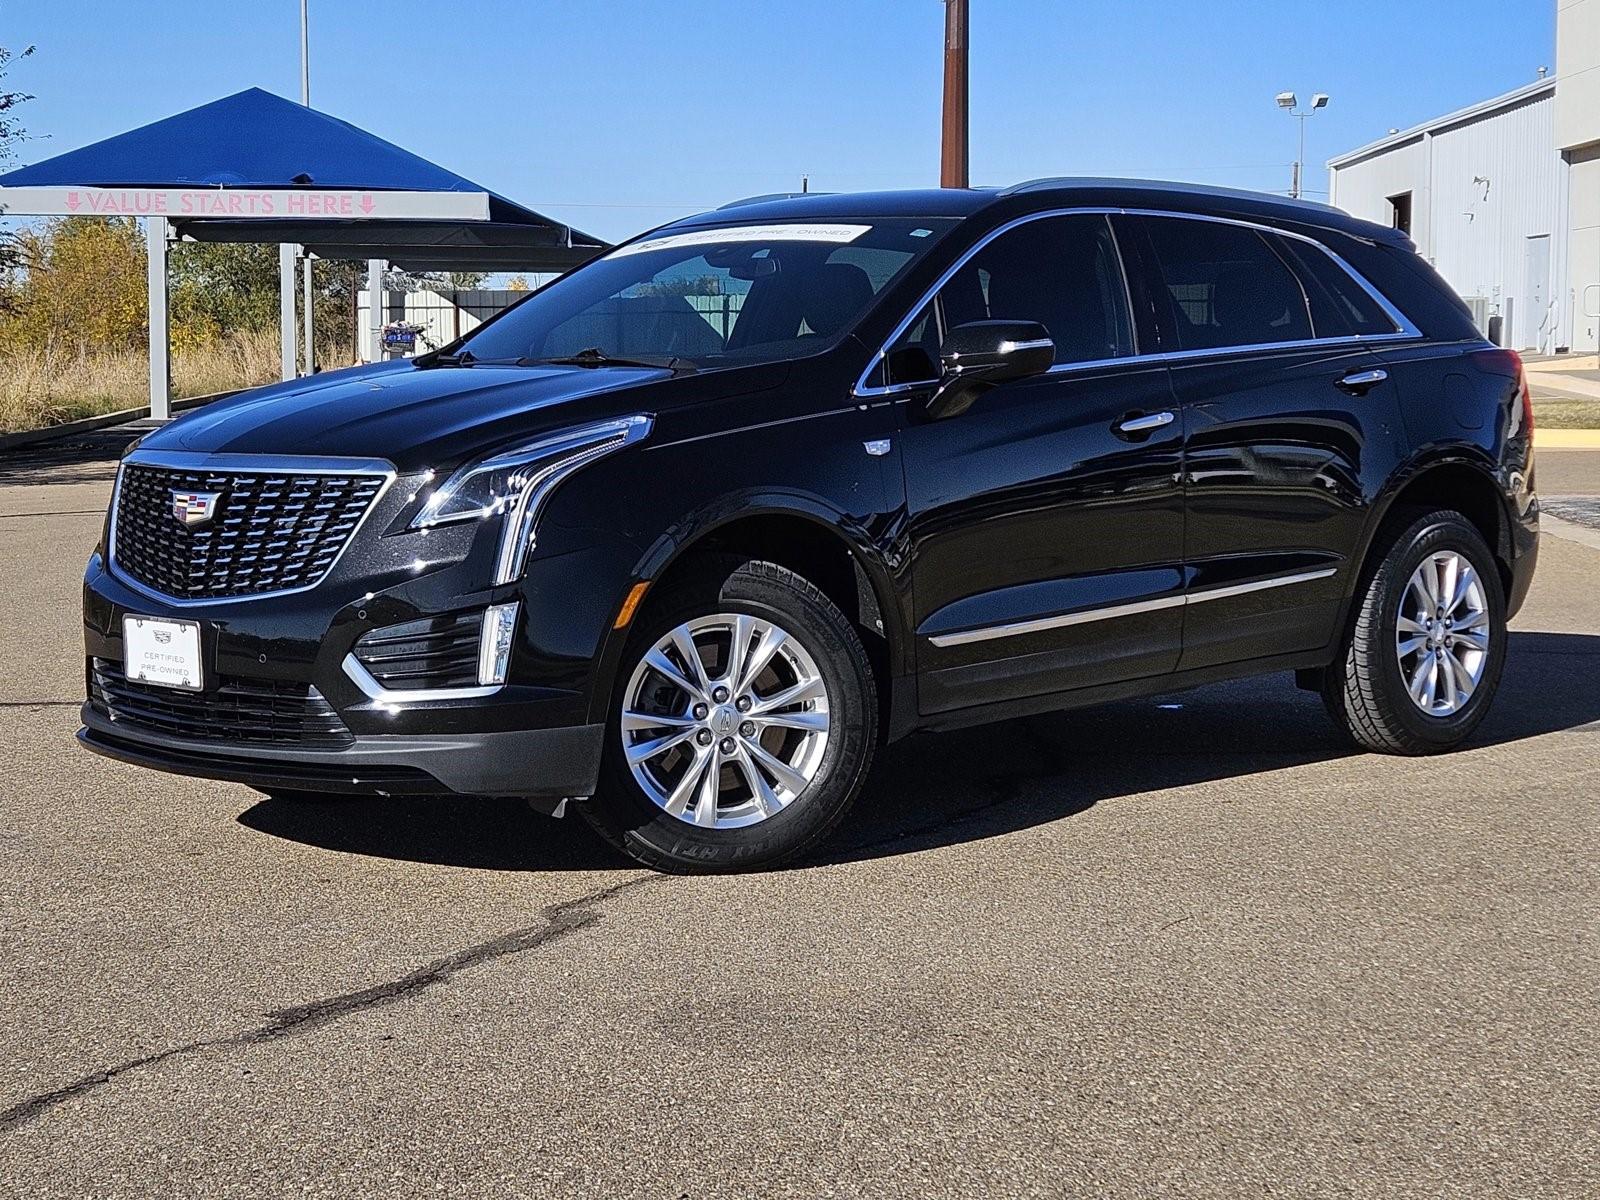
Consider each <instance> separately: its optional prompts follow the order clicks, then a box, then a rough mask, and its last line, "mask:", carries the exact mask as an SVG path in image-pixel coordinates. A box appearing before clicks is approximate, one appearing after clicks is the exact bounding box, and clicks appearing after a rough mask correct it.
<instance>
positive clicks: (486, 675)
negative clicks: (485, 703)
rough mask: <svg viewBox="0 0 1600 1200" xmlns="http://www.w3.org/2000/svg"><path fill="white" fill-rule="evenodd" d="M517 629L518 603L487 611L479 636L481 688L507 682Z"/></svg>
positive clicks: (492, 606)
mask: <svg viewBox="0 0 1600 1200" xmlns="http://www.w3.org/2000/svg"><path fill="white" fill-rule="evenodd" d="M516 628H517V601H515V600H513V601H511V602H510V603H509V604H491V605H490V606H489V607H488V608H486V609H484V610H483V627H482V629H481V630H480V631H479V634H478V685H479V686H480V687H488V686H492V685H495V684H501V683H504V682H505V681H506V672H507V670H508V669H509V668H510V666H511V635H512V634H513V633H515V632H516Z"/></svg>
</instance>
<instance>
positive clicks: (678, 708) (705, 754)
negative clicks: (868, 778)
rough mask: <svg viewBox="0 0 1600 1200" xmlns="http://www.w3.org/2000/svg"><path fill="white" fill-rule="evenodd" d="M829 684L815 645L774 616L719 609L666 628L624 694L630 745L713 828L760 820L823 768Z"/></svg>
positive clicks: (664, 803) (634, 764) (657, 782)
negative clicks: (772, 618) (808, 645)
mask: <svg viewBox="0 0 1600 1200" xmlns="http://www.w3.org/2000/svg"><path fill="white" fill-rule="evenodd" d="M829 719H830V718H829V705H828V689H827V685H826V683H825V682H824V680H823V678H822V673H821V671H820V670H819V669H818V667H817V662H816V659H815V658H814V657H813V656H812V654H811V652H810V651H808V650H807V649H806V647H805V646H804V645H803V644H801V642H800V641H799V640H798V639H796V638H795V637H794V635H793V634H791V633H789V632H788V631H787V630H785V629H783V628H781V627H780V626H778V625H777V624H775V623H773V622H772V621H769V620H766V619H765V618H761V617H755V616H751V615H749V614H746V613H716V614H713V615H711V616H704V617H697V618H695V619H693V620H690V621H686V622H684V623H683V624H681V625H679V626H677V627H676V628H674V629H672V630H671V631H670V632H668V633H667V634H665V635H664V636H662V637H661V638H660V639H659V640H657V642H656V643H655V645H653V646H652V647H651V648H650V649H649V650H648V651H646V652H645V654H644V656H643V658H641V659H640V660H639V664H638V666H636V667H635V668H634V671H633V674H632V676H631V677H630V678H629V680H628V686H627V689H626V691H625V692H624V695H623V705H622V717H621V734H622V749H623V755H624V757H625V759H626V761H627V764H628V770H629V771H630V772H631V773H632V775H633V778H634V781H635V782H636V783H637V784H638V785H639V787H640V788H641V789H643V791H644V793H645V795H646V796H648V797H649V798H650V800H651V801H652V802H653V803H655V804H656V805H657V807H659V808H661V809H662V810H663V811H665V812H666V813H668V814H669V815H670V816H673V817H676V818H677V819H678V820H680V821H683V822H685V823H686V824H689V825H695V826H698V827H700V828H703V829H736V828H740V827H742V826H747V825H755V824H758V823H760V822H761V821H765V820H767V819H768V818H770V817H773V816H775V815H777V814H778V813H779V812H782V811H783V810H784V809H785V808H787V807H788V806H789V805H790V804H792V803H793V802H794V801H795V799H796V798H797V797H798V796H799V795H800V794H801V793H802V792H804V791H805V789H806V787H807V786H808V785H809V784H810V783H811V781H812V780H813V779H814V778H816V775H817V771H818V769H819V767H820V766H821V764H822V758H823V753H824V751H825V750H826V749H827V745H828V733H829Z"/></svg>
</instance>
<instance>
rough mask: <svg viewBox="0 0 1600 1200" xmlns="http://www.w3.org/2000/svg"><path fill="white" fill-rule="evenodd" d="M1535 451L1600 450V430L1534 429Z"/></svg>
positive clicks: (1535, 426) (1535, 425)
mask: <svg viewBox="0 0 1600 1200" xmlns="http://www.w3.org/2000/svg"><path fill="white" fill-rule="evenodd" d="M1533 448H1534V449H1535V450H1600V429H1541V428H1539V426H1538V424H1537V422H1536V423H1535V424H1534V429H1533Z"/></svg>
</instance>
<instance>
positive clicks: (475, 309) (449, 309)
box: [356, 288, 528, 354]
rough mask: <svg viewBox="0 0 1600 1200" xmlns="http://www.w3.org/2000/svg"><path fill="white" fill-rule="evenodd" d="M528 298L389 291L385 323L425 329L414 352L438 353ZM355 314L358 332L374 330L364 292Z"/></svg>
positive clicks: (508, 294)
mask: <svg viewBox="0 0 1600 1200" xmlns="http://www.w3.org/2000/svg"><path fill="white" fill-rule="evenodd" d="M527 294H528V293H527V292H511V291H495V290H491V289H487V288H474V289H473V290H471V291H466V290H461V291H447V292H431V291H424V292H396V291H386V292H383V293H382V296H383V312H382V317H383V322H382V323H383V324H385V325H387V324H391V323H393V322H397V321H404V322H406V323H407V324H410V325H420V326H422V332H421V333H419V334H417V344H416V347H415V348H414V349H413V350H412V351H411V353H414V354H421V353H423V352H424V351H426V350H437V349H438V348H439V347H440V346H445V345H448V344H449V343H451V342H453V341H455V340H456V339H457V338H458V337H460V336H461V335H462V334H464V333H470V332H472V330H474V329H476V328H477V327H478V326H479V325H481V324H483V322H484V321H486V320H488V319H489V318H490V317H492V316H494V314H495V313H497V312H499V311H500V310H501V309H503V308H505V307H506V306H508V305H510V304H513V303H515V302H516V301H517V300H520V299H521V298H522V297H523V296H526V295H527ZM356 310H357V311H356V320H357V328H359V329H363V330H365V329H371V328H372V322H371V317H370V315H369V314H370V312H371V302H370V299H369V297H368V295H367V292H366V291H365V290H363V291H362V292H361V293H360V295H359V297H358V298H357V301H356Z"/></svg>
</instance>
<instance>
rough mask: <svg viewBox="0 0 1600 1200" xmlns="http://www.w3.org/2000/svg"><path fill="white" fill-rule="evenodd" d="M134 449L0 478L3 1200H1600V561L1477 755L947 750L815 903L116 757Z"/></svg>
mask: <svg viewBox="0 0 1600 1200" xmlns="http://www.w3.org/2000/svg"><path fill="white" fill-rule="evenodd" d="M109 448H111V449H114V446H110V447H109ZM107 450H108V444H107V443H104V442H98V443H94V444H89V443H85V444H84V445H81V446H79V447H78V448H76V449H74V448H72V447H67V448H59V447H58V448H55V449H52V450H48V451H42V452H36V453H33V454H27V455H21V456H9V457H5V458H0V579H3V580H4V582H5V587H4V591H3V593H0V594H3V596H4V598H3V600H0V747H3V748H4V761H3V762H0V785H3V786H0V979H3V980H4V986H3V987H0V1031H3V1046H4V1051H5V1052H4V1054H0V1194H3V1195H7V1196H18V1197H23V1196H26V1197H30V1198H31V1197H46V1196H82V1195H94V1196H140V1197H143V1196H154V1195H183V1196H252V1197H258V1196H385V1195H392V1196H400V1195H405V1196H415V1195H422V1194H427V1195H433V1194H441V1195H486V1196H521V1195H528V1196H548V1195H561V1196H569V1195H595V1196H606V1197H616V1196H641V1197H682V1196H692V1197H707V1196H776V1195H806V1196H822V1195H872V1196H888V1195H906V1196H962V1197H971V1196H980V1195H1003V1196H1016V1195H1052V1196H1060V1195H1085V1196H1089V1195H1093V1196H1109V1195H1116V1196H1144V1195H1165V1196H1227V1197H1237V1196H1244V1195H1262V1194H1270V1195H1287V1196H1372V1197H1385V1198H1392V1197H1400V1196H1416V1197H1430V1198H1434V1197H1446V1196H1515V1197H1584V1196H1594V1195H1597V1194H1600V1072H1597V1066H1596V1064H1597V1056H1596V1047H1597V1046H1600V986H1597V985H1600V967H1597V963H1600V953H1597V952H1600V944H1597V943H1600V937H1597V934H1600V899H1597V897H1600V891H1597V884H1600V685H1597V684H1596V678H1597V674H1600V587H1596V584H1597V582H1600V549H1596V548H1593V547H1591V546H1589V545H1585V544H1581V543H1579V542H1577V541H1573V540H1569V539H1568V538H1564V537H1557V536H1549V535H1547V536H1546V537H1545V538H1544V539H1543V546H1542V550H1541V556H1542V557H1541V563H1540V569H1539V574H1538V578H1537V581H1536V584H1535V589H1534V593H1533V595H1532V597H1531V599H1530V601H1529V603H1528V605H1527V607H1526V609H1525V610H1524V611H1523V613H1522V615H1521V616H1520V617H1519V618H1518V620H1517V622H1516V624H1515V632H1514V634H1513V644H1512V647H1511V651H1510V660H1509V666H1508V672H1507V676H1506V679H1505V683H1504V686H1503V689H1502V693H1501V695H1500V698H1499V700H1498V702H1497V704H1496V706H1495V709H1494V711H1493V714H1492V715H1491V717H1490V719H1489V721H1488V722H1487V723H1486V724H1485V725H1484V727H1483V728H1482V730H1481V732H1480V734H1479V735H1478V736H1477V737H1476V739H1475V740H1474V742H1473V744H1472V745H1471V746H1470V747H1469V748H1467V749H1465V750H1463V751H1461V752H1459V753H1456V754H1452V755H1448V756H1444V757H1439V758H1431V759H1418V760H1408V759H1394V758H1384V757H1378V756H1372V755H1358V754H1353V753H1352V752H1350V751H1349V750H1348V749H1347V748H1346V747H1345V746H1344V745H1343V744H1342V743H1341V742H1340V741H1339V740H1338V738H1337V737H1336V736H1335V734H1334V732H1333V729H1332V727H1331V726H1330V725H1329V724H1328V722H1327V721H1326V719H1325V718H1324V716H1323V714H1322V711H1321V708H1320V706H1319V705H1318V703H1317V701H1316V700H1315V698H1314V697H1312V696H1309V695H1307V694H1304V693H1301V692H1298V691H1296V690H1295V689H1294V687H1293V686H1292V683H1291V682H1290V681H1288V680H1286V679H1281V678H1270V679H1263V680H1251V681H1245V682H1241V683H1236V684H1230V685H1224V686H1217V687H1212V688H1207V689H1202V690H1199V691H1195V692H1190V693H1186V694H1182V695H1175V696H1170V697H1161V698H1158V699H1152V700H1139V701H1131V702H1126V703H1121V704H1115V705H1110V706H1107V707H1105V708H1101V709H1097V710H1092V711H1084V712H1077V713H1068V714H1059V715H1051V716H1044V717H1039V718H1034V719H1029V720H1024V721H1015V722H1010V723H1006V724H1001V725H995V726H991V727H987V728H982V729H974V730H968V731H965V732H961V733H955V734H947V735H941V736H924V737H917V738H914V739H911V740H909V741H907V742H905V743H901V744H899V745H897V746H895V747H892V748H891V749H890V750H888V751H887V752H885V753H884V754H883V755H882V757H881V759H880V762H879V764H878V767H877V768H876V769H875V772H874V774H873V777H872V779H871V781H870V782H869V785H868V788H867V790H866V793H865V794H864V795H863V797H862V799H861V801H860V803H859V806H858V809H857V811H856V813H855V814H854V816H853V817H852V818H851V819H850V820H849V821H848V823H847V824H846V826H845V827H844V828H843V829H842V830H841V831H840V833H839V834H838V836H837V837H836V838H835V839H834V841H833V842H832V843H831V844H830V845H829V846H828V847H827V848H826V849H825V850H824V851H823V853H822V854H821V855H820V857H819V858H818V859H817V860H815V861H813V862H810V863H807V864H804V865H802V866H800V867H797V868H795V869H792V870H786V871H780V872H776V873H772V874H767V875H756V876H741V877H735V878H715V879H675V878H667V877H662V876H656V875H652V874H649V873H647V872H644V871H640V870H638V869H635V868H634V867H632V866H631V865H630V864H629V863H627V862H626V861H624V860H621V859H619V858H617V857H616V856H614V855H613V854H611V853H610V852H609V851H607V850H605V849H604V848H603V847H602V846H601V845H600V844H599V843H598V842H597V841H596V840H595V839H594V838H593V837H591V836H590V835H589V833H588V831H587V829H586V827H585V826H584V825H582V824H581V823H580V822H578V821H575V820H566V821H560V822H555V821H550V820H548V819H545V818H542V817H539V816H536V815H535V814H533V813H531V812H529V811H528V810H527V809H526V808H524V807H522V806H520V805H517V804H514V803H502V802H484V801H457V802H446V801H426V800H372V801H366V800H355V801H349V802H344V803H335V804H326V805H312V806H294V805H287V804H284V803H280V802H274V801H269V800H267V799H265V798H263V797H261V796H258V795H256V794H254V793H252V792H250V791H248V790H247V789H245V788H242V787H237V786H232V785H227V784H216V783H210V782H206V781H202V780H190V779H182V778H176V777H169V776H164V775H160V774H155V773H151V772H146V771H141V770H139V769H136V768H133V767H124V766H121V765H119V764H115V763H112V762H109V761H106V760H103V759H99V758H96V757H93V756H91V755H88V754H86V753H83V752H81V751H79V750H78V749H77V748H76V747H75V746H74V744H73V740H72V735H73V731H74V730H75V729H76V728H77V724H78V720H77V707H78V702H79V698H80V695H81V692H82V687H83V681H82V659H81V656H80V655H81V651H80V648H79V635H78V620H79V617H78V595H77V588H78V579H79V574H80V571H81V568H82V565H83V560H84V558H85V557H86V555H87V553H88V551H89V549H90V547H91V545H92V543H93V542H94V540H95V536H96V532H97V530H98V527H99V523H100V514H101V512H102V510H103V506H104V504H105V500H106V496H107V492H108V488H109V482H110V478H111V462H110V460H109V459H108V458H107V457H105V454H106V452H107ZM1538 471H1539V474H1538V479H1539V483H1540V486H1541V489H1542V490H1543V491H1544V492H1545V493H1547V494H1548V495H1549V496H1552V497H1554V496H1555V495H1556V494H1557V493H1558V492H1560V493H1563V494H1568V495H1589V496H1600V453H1596V452H1572V453H1565V454H1554V453H1552V454H1542V455H1541V457H1540V461H1539V468H1538Z"/></svg>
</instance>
